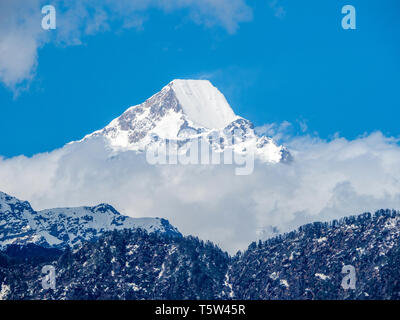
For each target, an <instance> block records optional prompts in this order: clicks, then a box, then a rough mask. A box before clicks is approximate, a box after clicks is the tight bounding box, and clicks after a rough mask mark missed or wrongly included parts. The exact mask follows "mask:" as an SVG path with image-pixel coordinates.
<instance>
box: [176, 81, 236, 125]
mask: <svg viewBox="0 0 400 320" xmlns="http://www.w3.org/2000/svg"><path fill="white" fill-rule="evenodd" d="M169 86H170V88H171V90H173V92H174V93H175V96H176V98H177V100H178V102H179V104H180V105H181V107H182V111H183V113H184V114H185V115H186V116H187V117H188V118H189V119H190V120H192V121H193V123H195V124H197V125H199V126H202V127H204V128H208V129H222V128H224V127H226V126H227V125H228V124H229V123H231V122H232V121H234V120H236V118H237V116H236V115H235V113H234V112H233V110H232V108H231V107H230V105H229V104H228V102H227V101H226V99H225V97H224V95H223V94H222V93H221V92H220V91H219V90H218V89H217V88H215V87H214V86H213V85H212V84H211V82H210V81H208V80H174V81H172V82H171V83H170V84H169Z"/></svg>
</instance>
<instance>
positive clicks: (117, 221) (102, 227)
mask: <svg viewBox="0 0 400 320" xmlns="http://www.w3.org/2000/svg"><path fill="white" fill-rule="evenodd" d="M125 228H128V229H137V228H141V229H144V230H146V231H147V232H150V233H151V232H159V233H166V234H169V235H172V236H180V233H179V231H178V230H177V229H176V228H175V227H173V226H172V225H170V224H169V222H168V221H167V220H165V219H160V218H131V217H128V216H124V215H121V214H120V213H119V212H118V211H116V210H115V209H114V208H113V207H112V206H110V205H108V204H100V205H97V206H94V207H77V208H57V209H48V210H43V211H38V212H36V211H34V210H33V209H32V207H31V206H30V204H29V203H28V202H26V201H25V202H22V201H20V200H18V199H16V198H14V197H11V196H9V195H7V194H5V193H2V192H0V247H4V246H6V245H9V244H27V243H35V244H38V245H42V246H45V247H55V248H62V247H65V246H66V245H69V246H74V245H76V244H79V243H81V242H82V241H90V240H93V239H96V238H98V237H99V236H100V235H102V234H103V233H104V232H106V231H111V230H115V229H118V230H120V229H125Z"/></svg>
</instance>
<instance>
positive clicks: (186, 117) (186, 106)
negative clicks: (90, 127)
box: [78, 80, 290, 163]
mask: <svg viewBox="0 0 400 320" xmlns="http://www.w3.org/2000/svg"><path fill="white" fill-rule="evenodd" d="M96 137H101V138H104V139H105V141H106V144H107V147H108V148H110V150H111V152H112V153H113V154H115V153H118V152H124V151H137V152H144V151H146V150H148V149H152V148H159V147H162V146H164V145H165V144H166V143H167V141H175V142H176V143H177V145H178V146H179V147H180V150H182V152H185V151H186V150H187V148H188V147H189V145H190V143H191V141H193V139H198V140H204V141H207V142H208V143H209V144H210V147H211V149H212V150H213V152H223V151H224V149H225V148H226V147H231V148H232V149H233V151H234V152H236V153H247V152H254V154H255V157H256V158H257V159H259V160H261V161H262V162H265V163H278V162H281V161H287V160H289V159H290V154H289V152H288V151H287V150H286V149H285V148H284V147H283V146H278V145H277V144H276V143H275V142H274V141H273V140H272V139H271V138H269V137H266V136H258V135H256V133H255V132H254V126H253V124H252V123H251V122H250V121H249V120H246V119H244V118H242V117H240V116H237V115H235V113H234V112H233V110H232V108H231V107H230V106H229V104H228V102H227V101H226V99H225V97H224V96H223V94H222V93H221V92H220V91H218V89H217V88H215V87H214V86H213V85H212V84H211V83H210V82H209V81H207V80H173V81H172V82H170V83H169V84H168V85H166V86H165V87H164V88H163V89H162V90H161V91H160V92H158V93H156V94H155V95H153V96H152V97H150V98H149V99H147V100H146V101H145V102H144V103H142V104H139V105H136V106H133V107H130V108H129V109H127V110H126V111H125V112H124V113H123V114H122V115H121V116H120V117H118V118H116V119H114V120H113V121H111V122H110V124H109V125H107V126H106V127H105V128H103V129H101V130H98V131H95V132H93V133H92V134H89V135H87V136H85V137H84V138H83V139H82V140H81V141H78V143H79V142H82V141H87V140H90V139H93V138H96ZM232 137H234V139H232ZM210 140H212V141H210Z"/></svg>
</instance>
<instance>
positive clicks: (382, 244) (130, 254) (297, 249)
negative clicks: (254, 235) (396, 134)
mask: <svg viewBox="0 0 400 320" xmlns="http://www.w3.org/2000/svg"><path fill="white" fill-rule="evenodd" d="M399 228H400V212H397V211H392V210H380V211H378V212H376V213H375V214H370V213H364V214H362V215H360V216H351V217H348V218H343V219H341V220H339V221H332V222H330V223H320V222H318V223H313V224H308V225H304V226H302V227H300V228H299V229H298V230H296V231H293V232H291V233H288V234H284V235H280V236H277V237H275V238H271V239H269V240H267V241H265V242H261V241H260V242H259V243H256V242H253V243H252V244H250V246H249V248H248V249H247V250H246V251H245V252H238V253H237V254H236V255H235V256H230V255H228V254H227V253H226V252H224V251H222V250H221V249H219V248H218V247H217V246H216V245H214V244H213V243H211V242H209V241H207V242H204V241H202V240H199V239H198V238H196V237H192V236H188V237H176V236H171V235H170V234H168V233H161V232H153V233H148V232H146V231H144V230H142V229H124V230H114V231H109V232H105V233H104V234H103V235H101V236H100V237H99V238H98V239H96V240H94V241H88V242H81V243H80V244H78V245H77V246H76V247H75V248H74V249H72V250H71V249H70V248H69V247H67V249H65V250H64V251H60V250H58V251H57V249H52V248H43V247H40V246H37V245H34V244H29V245H24V246H20V245H9V246H7V249H5V250H3V251H2V252H0V299H87V300H91V299H245V300H246V299H251V300H258V299H362V300H368V299H374V300H376V299H400V280H399V279H400V269H399V267H398V265H399V262H400V247H399V244H400V242H399V241H400V237H399V236H400V232H399V230H400V229H399ZM45 265H52V266H54V268H55V270H56V287H55V289H45V288H43V287H42V286H41V281H40V280H41V279H43V277H44V275H43V274H42V273H41V270H42V268H43V266H45ZM349 265H350V266H352V267H353V268H354V270H355V278H354V282H355V283H354V288H346V287H343V285H342V283H343V280H344V278H345V276H346V274H343V273H342V271H343V267H344V266H349Z"/></svg>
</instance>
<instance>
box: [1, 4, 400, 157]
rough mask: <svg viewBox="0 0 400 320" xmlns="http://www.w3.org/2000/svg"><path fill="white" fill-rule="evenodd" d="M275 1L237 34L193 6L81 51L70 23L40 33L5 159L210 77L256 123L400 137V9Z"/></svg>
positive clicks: (113, 30) (160, 14) (7, 93)
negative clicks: (68, 35)
mask: <svg viewBox="0 0 400 320" xmlns="http://www.w3.org/2000/svg"><path fill="white" fill-rule="evenodd" d="M237 2H242V1H241V0H238V1H237ZM272 4H273V2H272V1H270V0H265V1H259V0H258V1H250V0H249V1H247V2H246V6H247V7H249V8H251V10H252V17H248V18H247V19H243V20H248V21H239V22H237V28H236V27H229V26H227V25H226V24H225V25H224V24H223V23H220V24H218V23H213V24H211V25H210V23H208V22H207V21H206V22H204V23H202V22H200V23H198V22H199V21H197V20H196V19H195V20H193V17H192V16H193V14H192V15H190V14H189V12H188V11H189V9H187V8H178V9H175V10H169V11H165V10H160V9H157V8H150V9H147V10H145V11H141V12H140V13H139V14H138V16H137V19H138V20H140V21H141V19H142V18H145V19H144V22H143V24H142V25H141V27H139V28H135V27H134V28H126V27H121V21H120V20H118V19H113V20H112V21H111V22H110V23H109V28H108V30H100V31H98V32H94V33H93V34H90V35H89V34H87V33H82V34H81V36H80V40H81V42H82V43H81V44H79V45H70V43H62V42H61V43H60V41H57V36H58V35H57V34H58V33H61V32H63V29H62V27H63V25H60V26H58V27H57V29H56V30H54V31H40V32H47V33H49V32H50V33H51V35H50V40H48V41H46V43H45V44H43V45H41V46H40V48H39V49H38V55H37V68H36V69H35V70H34V76H33V77H32V79H30V80H29V81H28V82H26V81H25V82H24V83H23V84H25V85H26V83H29V87H28V88H27V89H26V90H19V91H18V93H17V94H16V91H15V88H14V89H13V88H10V86H7V84H5V83H3V84H1V85H0V110H1V118H0V119H1V126H0V134H1V136H2V139H0V155H1V156H5V157H12V156H16V155H20V154H25V155H33V154H36V153H38V152H45V151H50V150H52V149H54V148H58V147H61V146H62V145H64V144H65V143H67V142H69V141H71V140H76V139H80V138H82V137H83V136H84V135H85V134H87V133H90V132H92V131H94V130H97V129H100V128H102V127H104V126H105V125H106V124H107V123H108V122H109V121H111V120H112V119H113V118H115V117H117V116H118V115H120V114H121V113H122V112H123V111H124V110H125V109H126V108H128V107H129V106H131V105H134V104H138V103H141V102H143V101H144V100H145V99H146V98H148V97H150V96H151V95H152V94H154V93H155V92H157V91H158V90H159V89H161V88H162V87H163V86H164V85H166V84H167V83H168V82H170V81H171V80H173V79H174V78H208V79H210V80H211V81H212V82H213V84H214V85H215V86H217V87H218V88H219V89H220V90H221V91H222V92H223V93H224V94H225V96H226V97H227V99H228V101H229V102H230V104H231V106H232V107H233V109H234V111H235V112H236V113H237V114H239V115H241V116H243V117H245V118H248V119H249V120H251V121H253V122H254V123H255V125H262V124H265V123H272V122H277V123H279V122H282V121H289V122H291V123H297V122H299V121H302V122H306V123H307V126H308V132H309V133H314V132H317V133H318V134H319V136H321V137H322V138H326V139H329V138H330V137H332V136H333V135H334V134H335V133H336V132H339V133H340V135H341V136H344V137H346V138H348V139H354V138H355V137H357V136H359V135H362V134H364V133H365V132H372V131H375V130H381V131H382V132H383V133H384V134H385V135H393V136H399V135H400V127H399V125H398V119H399V118H400V95H399V91H400V90H399V88H400V79H399V78H400V77H399V75H400V42H399V35H400V19H399V15H400V10H399V9H400V4H399V2H398V1H397V0H382V1H378V0H373V1H358V0H348V1H341V0H330V1H317V0H315V1H311V0H304V1H297V0H286V1H284V0H282V1H278V2H277V3H276V4H275V5H272ZM345 4H351V5H353V6H354V7H355V8H356V10H357V30H343V29H342V28H341V19H342V17H343V15H342V14H341V8H342V6H343V5H345ZM279 7H282V8H283V10H284V14H283V15H282V16H279V17H277V16H276V14H277V13H279V12H277V8H279ZM56 8H57V6H56ZM38 10H39V13H40V8H39V9H38ZM192 13H193V12H192ZM239 20H240V19H239ZM37 23H38V25H40V20H39V21H38V22H37ZM84 27H85V26H84V20H83V26H80V27H79V28H84ZM0 28H1V25H0ZM47 35H48V34H47ZM0 36H1V30H0ZM36 36H38V35H37V34H36ZM39 36H40V35H39ZM0 39H1V38H0ZM0 41H1V40H0ZM21 50H22V49H21ZM299 134H300V132H299Z"/></svg>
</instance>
